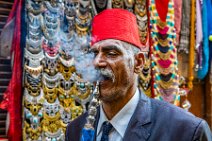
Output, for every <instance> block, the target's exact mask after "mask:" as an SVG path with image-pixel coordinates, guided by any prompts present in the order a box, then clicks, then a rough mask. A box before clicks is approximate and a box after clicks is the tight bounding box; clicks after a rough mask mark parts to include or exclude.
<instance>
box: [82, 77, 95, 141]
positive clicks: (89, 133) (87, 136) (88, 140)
mask: <svg viewBox="0 0 212 141" xmlns="http://www.w3.org/2000/svg"><path fill="white" fill-rule="evenodd" d="M98 97H99V81H97V82H96V86H95V89H94V91H93V98H92V100H91V102H90V104H89V107H88V116H87V118H86V123H85V125H84V128H83V129H82V136H81V141H93V140H94V138H95V137H94V136H95V129H94V122H95V120H96V119H95V117H96V113H97V106H98V105H99V101H98Z"/></svg>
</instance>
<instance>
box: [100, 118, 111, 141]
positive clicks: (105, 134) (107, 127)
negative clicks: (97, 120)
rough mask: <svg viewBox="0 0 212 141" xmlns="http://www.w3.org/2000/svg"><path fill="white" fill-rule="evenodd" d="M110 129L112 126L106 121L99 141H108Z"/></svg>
mask: <svg viewBox="0 0 212 141" xmlns="http://www.w3.org/2000/svg"><path fill="white" fill-rule="evenodd" d="M112 128H113V125H112V124H110V122H108V121H105V122H103V124H102V137H101V141H108V140H109V133H110V131H111V129H112Z"/></svg>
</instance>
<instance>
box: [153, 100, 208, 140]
mask: <svg viewBox="0 0 212 141" xmlns="http://www.w3.org/2000/svg"><path fill="white" fill-rule="evenodd" d="M151 109H152V110H151V117H152V126H153V128H154V129H159V130H160V131H161V132H163V131H167V130H168V131H169V137H171V136H173V137H175V136H180V137H181V138H182V140H186V141H187V140H199V139H203V140H204V139H205V140H207V141H211V140H212V137H211V131H210V128H209V126H208V124H207V122H206V121H205V120H203V119H201V118H198V117H196V116H194V115H193V114H192V113H190V112H187V111H186V110H184V109H182V108H180V107H177V106H175V105H172V104H170V103H168V102H164V101H159V100H155V99H151ZM157 131H158V130H157ZM171 133H173V135H171ZM155 134H156V133H155Z"/></svg>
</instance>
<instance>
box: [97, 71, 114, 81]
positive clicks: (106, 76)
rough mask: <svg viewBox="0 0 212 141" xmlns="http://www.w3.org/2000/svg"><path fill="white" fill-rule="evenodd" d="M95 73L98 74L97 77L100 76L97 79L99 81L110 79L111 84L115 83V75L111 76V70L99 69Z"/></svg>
mask: <svg viewBox="0 0 212 141" xmlns="http://www.w3.org/2000/svg"><path fill="white" fill-rule="evenodd" d="M97 71H98V72H99V75H100V77H99V79H100V81H102V80H105V79H111V80H112V81H113V82H114V81H115V75H114V74H113V72H112V71H111V70H109V69H105V68H100V69H98V70H97Z"/></svg>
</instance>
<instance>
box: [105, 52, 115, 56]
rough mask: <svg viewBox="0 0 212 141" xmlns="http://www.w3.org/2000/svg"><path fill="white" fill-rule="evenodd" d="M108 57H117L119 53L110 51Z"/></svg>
mask: <svg viewBox="0 0 212 141" xmlns="http://www.w3.org/2000/svg"><path fill="white" fill-rule="evenodd" d="M107 55H108V56H116V55H117V53H116V52H114V51H110V52H108V53H107Z"/></svg>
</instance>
